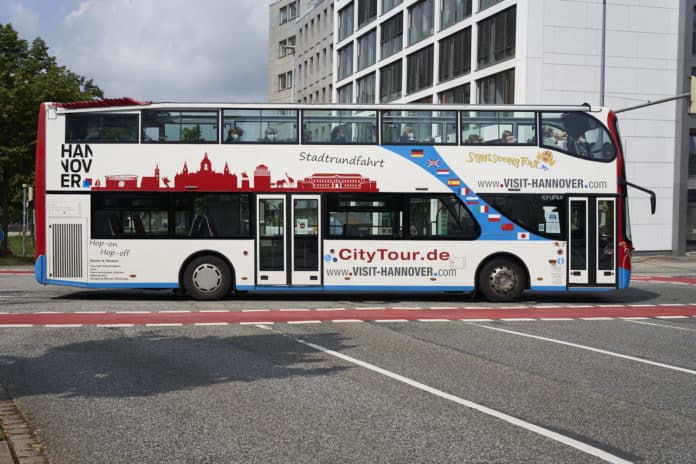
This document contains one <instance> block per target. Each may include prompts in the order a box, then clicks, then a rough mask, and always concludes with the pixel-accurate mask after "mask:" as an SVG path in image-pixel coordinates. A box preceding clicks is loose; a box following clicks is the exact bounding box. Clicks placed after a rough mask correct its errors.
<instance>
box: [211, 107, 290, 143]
mask: <svg viewBox="0 0 696 464" xmlns="http://www.w3.org/2000/svg"><path fill="white" fill-rule="evenodd" d="M222 141H223V143H297V110H271V109H267V110H262V109H233V110H224V111H223V113H222Z"/></svg>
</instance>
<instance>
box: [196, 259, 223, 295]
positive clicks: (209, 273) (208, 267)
mask: <svg viewBox="0 0 696 464" xmlns="http://www.w3.org/2000/svg"><path fill="white" fill-rule="evenodd" d="M191 281H192V283H193V285H194V286H195V287H196V290H198V291H199V292H201V293H213V292H215V291H216V290H217V289H219V288H220V286H221V285H222V271H220V269H219V268H218V267H217V266H214V265H212V264H209V263H208V264H201V265H200V266H198V267H196V269H194V271H193V275H192V277H191Z"/></svg>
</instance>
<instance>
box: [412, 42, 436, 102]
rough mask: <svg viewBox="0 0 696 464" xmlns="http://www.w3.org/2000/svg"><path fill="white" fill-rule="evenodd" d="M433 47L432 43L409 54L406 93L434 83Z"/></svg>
mask: <svg viewBox="0 0 696 464" xmlns="http://www.w3.org/2000/svg"><path fill="white" fill-rule="evenodd" d="M433 49H434V46H433V45H430V46H428V47H425V48H423V49H421V50H418V51H417V52H415V53H412V54H411V55H409V56H408V58H407V66H408V71H407V83H406V93H413V92H417V91H419V90H421V89H425V88H426V87H430V86H432V85H433Z"/></svg>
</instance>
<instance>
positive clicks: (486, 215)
mask: <svg viewBox="0 0 696 464" xmlns="http://www.w3.org/2000/svg"><path fill="white" fill-rule="evenodd" d="M382 148H385V149H387V150H389V151H391V152H394V153H396V154H397V155H400V156H401V157H402V158H404V159H406V160H408V161H410V162H412V163H413V164H415V165H417V166H419V167H420V168H421V169H423V170H424V171H426V172H427V173H428V174H430V175H432V176H433V177H435V178H437V179H439V180H440V182H442V183H443V184H444V185H445V186H447V187H448V188H449V189H450V190H451V191H452V192H453V193H454V194H455V195H457V196H458V197H459V198H460V199H461V200H462V202H463V203H465V204H467V205H468V206H467V207H468V208H469V211H471V213H472V214H473V216H474V217H475V218H476V221H477V222H478V223H479V225H480V226H481V235H480V236H479V238H478V239H477V240H486V241H488V240H498V241H510V240H514V241H517V240H525V241H526V240H536V241H548V240H550V239H547V238H544V237H540V236H538V235H535V234H533V233H531V232H529V231H528V230H526V229H524V228H522V227H520V226H518V225H517V224H515V223H514V222H512V221H511V220H510V219H508V218H507V217H506V216H504V215H502V214H500V211H498V210H496V209H495V208H493V207H492V206H491V205H490V204H488V203H487V202H486V201H484V200H483V199H481V198H479V197H478V195H477V194H476V192H474V190H473V189H472V188H471V187H469V185H467V183H466V182H464V180H463V179H462V178H460V177H459V176H457V174H456V173H455V172H454V170H453V169H451V168H450V167H449V166H448V165H447V163H446V162H445V160H444V159H442V156H440V153H438V151H437V149H436V148H435V147H433V146H429V145H422V146H421V145H382ZM414 152H415V153H414ZM467 197H470V198H474V197H475V198H476V200H474V201H475V202H476V204H471V203H472V202H470V201H467ZM502 224H505V227H507V229H506V230H503V229H502Z"/></svg>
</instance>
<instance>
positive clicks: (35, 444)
mask: <svg viewBox="0 0 696 464" xmlns="http://www.w3.org/2000/svg"><path fill="white" fill-rule="evenodd" d="M0 426H2V431H3V433H4V434H5V438H6V439H7V441H4V442H0V464H49V462H48V458H47V457H46V456H45V455H44V452H43V451H44V447H43V445H41V443H39V441H38V440H37V438H36V435H35V434H34V432H33V431H32V430H31V428H30V427H29V425H28V424H27V421H26V420H25V419H24V416H23V415H22V413H21V411H20V410H19V408H18V407H17V404H16V403H15V402H14V401H13V400H12V398H11V397H10V394H9V392H8V391H7V389H6V388H5V386H4V385H3V384H0ZM3 444H4V446H3ZM3 447H4V448H7V453H4V451H5V450H4V449H3ZM8 457H9V460H7V459H8Z"/></svg>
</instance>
